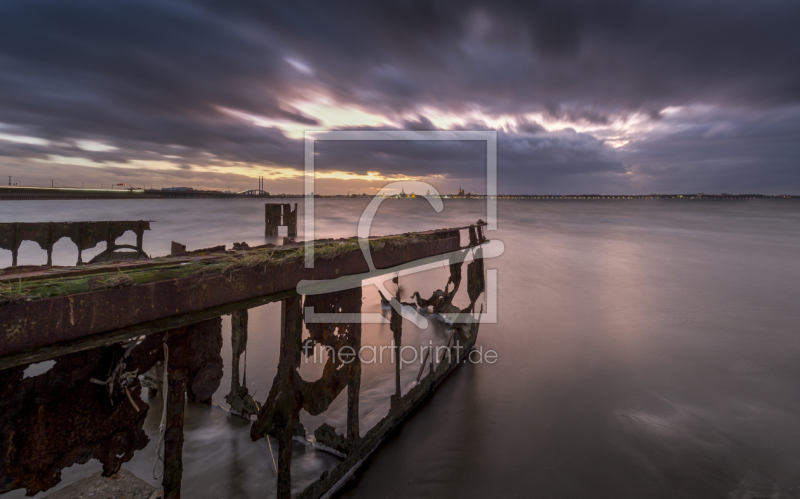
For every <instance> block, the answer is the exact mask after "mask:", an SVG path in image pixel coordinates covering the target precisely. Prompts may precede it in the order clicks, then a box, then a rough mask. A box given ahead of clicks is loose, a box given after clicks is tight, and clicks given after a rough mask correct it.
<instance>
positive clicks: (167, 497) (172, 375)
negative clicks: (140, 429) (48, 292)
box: [161, 368, 188, 499]
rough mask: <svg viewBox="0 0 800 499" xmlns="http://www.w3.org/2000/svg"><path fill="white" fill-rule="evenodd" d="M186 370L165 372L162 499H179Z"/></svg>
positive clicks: (181, 475) (176, 369) (175, 369)
mask: <svg viewBox="0 0 800 499" xmlns="http://www.w3.org/2000/svg"><path fill="white" fill-rule="evenodd" d="M187 379H188V373H187V369H186V368H170V369H169V370H168V372H167V386H166V389H167V390H168V394H167V428H166V433H165V435H164V479H163V480H162V482H161V484H162V486H163V488H164V499H180V497H181V478H182V477H183V409H184V404H185V403H186V383H187Z"/></svg>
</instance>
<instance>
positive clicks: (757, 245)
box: [0, 199, 800, 498]
mask: <svg viewBox="0 0 800 499" xmlns="http://www.w3.org/2000/svg"><path fill="white" fill-rule="evenodd" d="M426 203H427V202H426V201H424V200H420V201H415V200H411V199H409V200H392V202H388V201H387V202H385V203H383V204H382V206H381V208H380V211H379V213H378V217H377V218H376V220H375V222H374V224H373V233H375V234H393V233H400V232H404V231H410V230H424V229H434V228H439V227H451V226H458V225H463V224H466V223H469V222H472V221H474V220H477V219H478V218H485V207H484V205H483V204H482V203H481V202H479V201H466V200H465V201H459V200H446V201H445V210H444V212H443V213H442V214H441V215H437V216H435V217H434V216H430V215H431V213H432V212H431V211H429V209H428V208H427V207H426ZM498 205H499V206H498V208H499V228H500V230H499V231H497V232H496V233H490V234H489V237H491V238H492V239H499V240H501V241H503V242H504V243H505V248H506V251H505V253H504V254H503V256H501V257H500V258H497V259H494V260H492V261H491V264H492V268H495V267H496V268H497V269H498V282H499V300H498V304H499V307H500V308H499V311H498V323H497V324H484V325H482V326H481V332H480V338H479V340H478V346H482V347H483V348H484V349H489V348H491V349H494V350H497V352H498V354H499V360H498V362H497V363H496V364H494V365H486V364H484V365H469V364H468V365H466V366H464V367H463V368H461V369H459V370H457V371H456V372H454V373H453V374H452V375H451V376H450V377H449V378H448V380H447V382H446V383H444V384H443V385H442V386H441V387H440V388H439V389H438V391H437V394H436V396H435V397H432V398H431V399H430V402H429V403H427V404H426V406H425V408H424V410H421V411H418V412H416V413H415V414H414V417H413V418H411V419H410V420H408V422H407V423H405V424H404V426H403V429H402V431H401V432H399V434H398V436H397V437H392V438H390V439H389V440H388V441H387V442H386V443H385V444H384V446H383V447H381V449H380V451H379V452H376V453H375V454H373V455H372V457H371V458H369V459H368V460H367V461H366V463H365V465H364V466H363V467H362V468H361V470H360V471H359V473H358V474H357V476H356V480H355V481H353V482H352V484H353V485H352V486H348V487H347V489H346V490H344V491H343V494H342V495H343V496H345V497H366V498H370V497H393V498H400V497H456V496H457V497H475V498H484V497H561V498H572V497H574V498H585V497H608V498H620V497H631V498H638V497H656V498H659V497H663V498H673V497H696V498H706V497H730V498H745V497H798V496H800V472H798V470H800V362H798V359H800V336H798V334H797V324H800V308H798V306H797V297H798V296H799V295H800V288H798V283H800V265H799V264H798V262H797V248H798V247H800V204H798V203H796V202H775V201H758V200H752V201H731V202H711V201H709V202H701V201H692V202H680V201H669V200H642V201H626V200H620V201H547V202H535V201H530V202H528V201H505V200H501V201H500V202H499V203H498ZM365 206H366V202H363V201H362V200H358V199H355V200H341V201H338V200H326V199H320V200H317V205H316V208H317V209H316V213H317V217H318V218H317V225H316V232H317V234H318V236H319V237H339V236H346V235H355V231H356V224H357V220H358V217H359V215H360V213H361V210H363V208H364V207H365ZM300 210H301V211H302V204H301V205H300ZM53 213H58V214H59V217H58V218H57V219H59V220H98V219H101V217H99V216H98V213H102V214H103V216H104V217H105V218H106V219H117V220H128V219H131V220H138V219H145V220H154V221H156V222H155V223H153V225H152V227H153V230H152V231H150V232H149V233H148V234H147V237H146V238H145V251H146V252H147V253H148V254H155V255H161V254H166V253H168V252H169V243H170V241H171V240H176V241H180V242H181V243H184V244H186V245H187V246H188V247H189V248H190V249H191V248H203V247H207V246H210V245H213V244H222V243H228V244H230V243H231V242H232V241H242V240H244V241H246V242H248V243H249V244H251V245H255V244H263V243H264V242H265V240H264V237H263V232H264V227H263V206H262V205H261V203H260V202H255V201H252V200H243V201H238V200H236V201H233V200H232V201H230V202H229V201H228V200H198V201H189V200H187V201H178V200H163V201H162V200H154V201H152V202H148V203H147V204H146V205H145V204H142V203H140V202H133V201H120V202H115V203H111V204H109V203H104V202H93V201H64V202H61V201H48V202H39V203H36V202H14V203H5V204H3V212H2V213H1V214H0V217H2V221H4V222H10V221H49V220H53V219H54V216H53ZM442 217H444V219H443V218H442ZM300 219H301V220H302V213H301V214H300ZM301 231H302V228H301ZM209 234H213V235H209ZM299 237H300V238H301V239H302V234H301V235H300V236H299ZM71 249H74V248H71ZM36 251H37V252H38V253H37V254H35V255H33V254H32V255H27V256H26V255H23V254H22V253H21V254H20V260H21V263H31V264H40V263H42V262H43V261H45V260H46V255H45V254H44V252H43V251H42V250H39V249H38V247H36ZM59 258H61V260H59ZM3 259H5V260H3ZM53 259H54V262H55V263H59V262H61V263H62V264H73V263H74V261H75V254H68V253H60V249H59V247H58V246H57V247H56V248H55V250H54V255H53ZM10 261H11V257H10V254H9V253H8V252H0V266H5V265H8V264H10ZM487 263H488V262H487ZM437 272H438V273H437ZM448 274H449V273H448V272H447V271H446V270H445V269H442V270H441V271H436V272H430V273H426V274H424V275H421V274H420V275H414V276H408V277H406V278H404V279H405V280H401V282H400V287H401V288H402V289H401V299H402V300H403V301H406V302H410V301H411V300H412V298H411V294H412V293H413V291H419V293H420V295H421V296H422V297H423V298H426V299H427V298H429V297H431V295H432V294H433V292H434V291H435V290H437V289H442V290H443V285H444V284H445V283H446V281H447V279H448ZM464 291H465V290H463V289H462V290H460V292H459V295H460V296H458V297H456V299H455V300H454V303H455V304H456V305H457V306H458V307H460V308H462V309H463V308H465V307H466V306H467V305H468V304H469V300H468V297H467V295H466V293H464ZM363 298H364V301H363V308H362V310H364V311H368V312H381V311H383V313H385V314H387V315H388V311H387V310H384V309H382V308H381V301H380V296H378V295H377V293H376V292H375V291H374V288H365V289H364V294H363ZM280 320H281V306H280V304H278V303H273V304H269V305H266V306H263V307H259V308H257V309H252V310H250V311H249V323H248V328H249V334H248V339H247V352H246V354H244V353H243V354H242V356H241V362H240V366H241V367H240V369H241V371H242V374H241V375H240V382H241V381H242V380H243V378H244V372H245V364H246V374H247V387H248V390H249V393H250V394H251V395H252V394H255V399H256V400H258V401H261V402H263V401H264V400H265V399H266V397H267V395H268V394H269V391H270V388H271V384H272V381H273V379H274V377H275V374H276V366H277V365H278V362H279V358H278V357H279V348H278V347H279V343H280ZM222 332H223V347H222V357H223V359H224V366H223V378H222V380H221V382H220V383H221V385H220V389H218V390H217V391H216V392H215V393H214V395H213V396H212V402H213V404H212V405H210V406H209V405H203V404H187V405H186V412H185V424H184V435H185V442H184V447H183V461H184V473H183V491H184V495H185V496H186V497H218V498H219V497H225V498H230V497H268V496H269V495H270V494H273V493H274V490H275V487H276V475H275V472H274V468H273V464H272V461H271V456H270V449H269V445H268V443H267V441H266V440H267V439H266V438H263V439H261V440H259V441H257V442H251V441H250V435H249V426H250V424H251V423H250V422H248V421H246V420H244V419H242V418H240V417H236V416H231V415H230V413H229V412H228V411H226V410H223V409H222V408H220V407H226V408H227V407H228V406H227V403H226V402H225V395H227V394H228V393H230V388H231V370H230V364H231V362H230V360H229V359H232V354H231V343H230V334H231V318H230V317H223V321H222ZM448 336H449V333H447V328H446V327H443V326H442V325H440V324H438V323H437V322H435V321H431V327H430V328H429V329H428V330H419V329H417V328H416V327H415V326H414V325H413V324H410V323H408V322H404V324H403V342H404V343H405V344H415V345H423V344H424V345H427V344H429V341H432V342H433V344H435V345H442V344H444V343H445V342H447V340H448ZM361 337H362V343H365V344H366V343H368V344H375V345H388V344H389V342H390V341H391V339H392V337H393V333H392V331H391V329H390V325H389V324H379V325H363V327H362V331H361ZM308 338H310V333H309V332H308V330H307V329H304V331H303V338H302V340H301V341H303V340H306V339H308ZM317 348H319V347H317ZM304 359H305V357H301V366H300V369H299V372H300V373H301V376H302V378H303V379H304V380H306V381H313V380H315V379H318V378H319V377H320V376H321V374H322V370H323V367H324V364H322V363H321V364H313V363H308V364H304V363H302V360H304ZM101 371H102V370H101ZM417 373H418V365H417V368H409V369H403V371H402V372H401V373H400V375H401V390H402V391H403V393H408V391H409V389H410V387H411V386H412V385H413V383H414V381H415V379H416V376H417ZM101 374H105V373H104V372H101V373H98V375H101ZM361 375H362V376H361V385H360V386H361V389H360V396H359V430H360V431H361V433H362V435H363V434H364V433H365V432H366V431H369V429H370V428H372V427H374V426H375V424H376V423H377V421H379V420H380V418H382V417H383V416H385V415H386V413H387V412H388V410H389V407H390V398H391V396H392V394H394V393H395V391H396V386H395V381H396V379H395V372H394V366H391V365H384V364H381V365H374V364H369V365H368V364H362V373H361ZM26 381H28V378H26V379H23V380H22V381H18V382H15V383H20V384H21V383H24V382H26ZM93 388H96V389H98V390H99V393H101V394H102V395H103V396H104V397H105V398H103V399H102V401H107V400H108V395H107V391H105V392H104V391H103V387H97V386H93ZM142 399H143V402H144V403H146V404H148V405H149V406H150V408H149V409H148V411H147V416H146V419H145V422H144V431H145V433H146V434H147V436H148V437H149V439H150V442H149V443H148V444H147V447H146V448H144V449H143V450H139V451H136V452H135V453H134V456H133V458H132V459H131V461H129V462H127V463H125V464H124V466H123V467H124V468H126V469H130V470H131V471H133V472H134V473H135V474H136V475H137V476H139V477H141V478H143V479H148V477H150V476H151V474H152V465H153V456H154V455H155V446H156V444H157V441H158V438H157V436H158V425H159V422H160V416H161V401H160V397H155V398H147V394H146V393H145V395H144V396H143V397H142ZM137 403H138V401H137ZM218 406H220V407H218ZM120 407H123V408H124V407H125V406H124V405H122V406H120ZM347 408H348V404H347V390H346V389H342V392H341V393H340V394H339V396H338V397H337V398H336V399H335V400H334V401H333V402H332V403H331V404H330V406H329V407H328V410H327V411H326V412H324V413H322V414H320V415H318V416H312V415H311V414H309V413H308V412H306V411H304V410H301V411H300V414H299V420H300V422H301V423H302V424H303V425H304V427H305V428H306V429H307V430H308V433H309V434H311V433H313V432H312V430H313V429H316V428H318V427H320V426H321V425H322V424H323V423H324V422H327V423H328V424H329V425H331V426H332V427H333V428H335V429H336V432H337V434H338V435H345V434H346V427H347ZM3 434H4V435H5V433H3ZM270 440H271V442H272V450H273V454H274V455H275V456H276V457H277V452H278V446H277V442H275V439H273V438H272V437H270ZM292 445H293V448H292V452H293V456H292V457H293V461H292V469H291V472H292V483H293V484H297V483H301V482H300V481H301V480H303V477H309V478H308V481H307V482H306V483H311V480H313V479H315V478H316V477H319V475H320V474H321V473H322V471H323V470H330V469H333V467H335V466H336V465H337V463H338V462H340V460H339V458H337V457H335V456H334V455H332V454H328V453H325V452H322V451H319V450H316V449H313V448H310V447H308V446H306V445H304V444H302V443H300V442H297V441H294V442H293V444H292ZM326 460H327V461H326ZM220 463H226V464H225V465H224V466H223V465H221V464H220ZM100 469H101V465H100V464H99V462H98V461H96V460H94V459H92V460H90V461H89V462H88V463H87V464H85V465H81V466H75V465H73V466H72V467H69V468H64V469H63V470H62V477H63V481H62V483H63V482H68V481H74V480H76V479H77V478H80V477H82V476H85V475H87V474H90V473H92V472H95V471H99V470H100ZM150 481H151V483H153V484H159V483H160V482H159V481H153V480H152V479H150ZM51 490H52V489H51ZM22 495H23V492H22V491H20V490H17V491H14V492H11V493H8V494H7V495H6V496H3V497H21V496H22Z"/></svg>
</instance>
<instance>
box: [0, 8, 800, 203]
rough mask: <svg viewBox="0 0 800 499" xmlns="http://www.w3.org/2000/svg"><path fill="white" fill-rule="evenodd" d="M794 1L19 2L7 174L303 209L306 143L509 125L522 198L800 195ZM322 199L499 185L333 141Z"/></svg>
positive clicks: (507, 175)
mask: <svg viewBox="0 0 800 499" xmlns="http://www.w3.org/2000/svg"><path fill="white" fill-rule="evenodd" d="M798 25H800V2H798V1H797V0H759V1H752V0H746V1H743V0H647V1H634V0H602V1H599V0H597V1H593V0H547V1H538V0H532V1H528V2H519V3H517V2H505V1H501V0H498V1H490V2H489V1H487V2H475V1H470V0H459V1H437V2H424V1H409V2H400V1H392V0H390V1H381V2H376V1H374V0H373V1H363V2H359V1H356V2H341V1H335V0H332V1H326V2H306V1H302V0H300V1H297V0H293V1H291V2H278V1H264V0H248V1H227V2H212V1H204V0H201V1H183V0H123V1H120V0H104V1H99V2H98V1H97V0H24V1H22V0H1V1H0V175H3V176H0V180H3V182H2V183H3V184H6V183H7V182H6V181H7V178H6V177H7V176H9V175H10V176H12V182H16V183H19V185H42V186H44V185H48V186H49V185H51V183H52V185H69V186H81V185H85V186H86V187H101V186H102V187H109V186H110V185H111V184H116V183H126V184H129V185H133V186H137V187H139V186H145V187H148V188H149V187H155V188H161V187H170V186H191V187H195V188H210V189H223V190H228V189H231V190H243V189H249V188H253V189H254V188H257V185H258V181H257V178H258V177H260V176H263V177H264V178H265V190H267V191H269V192H271V193H282V192H286V193H301V192H302V189H303V182H302V181H303V177H302V176H303V161H304V158H303V153H304V149H303V133H304V131H313V130H348V129H352V130H496V131H497V134H498V159H497V164H498V182H499V191H500V192H501V193H505V194H525V193H528V194H581V193H599V194H622V193H628V194H649V193H673V192H705V193H719V192H729V193H755V192H758V193H764V194H800V29H798V27H797V26H798ZM315 164H316V170H317V181H316V188H317V192H318V193H322V194H334V193H346V192H353V193H356V192H357V193H362V192H366V193H370V192H372V193H374V192H377V191H378V190H379V189H381V188H382V187H383V186H384V185H385V184H386V183H387V182H391V181H393V180H421V181H425V182H428V183H431V184H432V185H434V186H436V188H437V189H438V190H439V191H440V192H442V193H449V192H455V191H456V190H457V189H458V188H459V187H462V188H464V189H466V190H467V191H473V192H476V193H482V192H485V189H486V168H485V165H486V147H485V144H482V143H478V142H459V141H452V142H450V141H447V142H436V143H434V142H425V141H414V142H373V143H369V142H346V143H344V142H325V143H323V142H318V143H317V147H316V156H315Z"/></svg>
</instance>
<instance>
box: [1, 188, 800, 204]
mask: <svg viewBox="0 0 800 499" xmlns="http://www.w3.org/2000/svg"><path fill="white" fill-rule="evenodd" d="M304 197H305V196H303V195H302V194H269V193H265V192H261V193H253V191H248V192H244V193H236V192H225V191H214V190H157V189H83V188H73V187H17V186H9V187H7V186H0V201H39V200H41V201H46V200H90V199H198V198H233V199H302V198H304ZM415 197H419V198H424V197H425V196H414V195H408V196H392V198H393V199H397V198H407V199H412V198H415ZM432 197H433V196H432ZM314 198H316V199H353V198H372V196H371V195H363V194H351V195H346V194H332V195H320V194H315V195H314ZM441 198H442V199H486V196H485V195H481V194H465V195H447V194H444V195H442V196H441ZM497 198H498V199H529V200H566V199H572V200H587V199H601V200H609V199H685V200H725V199H800V195H790V194H776V195H771V194H729V193H721V194H705V193H694V194H564V195H561V194H518V195H511V194H509V195H506V194H501V195H498V196H497Z"/></svg>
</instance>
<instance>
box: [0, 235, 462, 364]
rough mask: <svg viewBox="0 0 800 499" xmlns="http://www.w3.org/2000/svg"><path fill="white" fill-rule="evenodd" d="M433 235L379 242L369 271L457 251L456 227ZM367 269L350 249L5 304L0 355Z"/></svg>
mask: <svg viewBox="0 0 800 499" xmlns="http://www.w3.org/2000/svg"><path fill="white" fill-rule="evenodd" d="M435 234H437V235H438V236H439V238H438V239H431V240H428V239H426V240H419V241H416V242H409V243H407V244H403V245H391V244H387V245H386V246H385V247H384V248H383V249H381V250H378V251H374V252H373V255H372V257H373V261H374V262H375V265H376V267H377V268H389V267H393V266H396V265H400V264H403V263H408V262H412V261H414V260H419V259H421V258H425V257H429V256H433V255H440V254H444V253H447V252H450V251H454V250H457V249H459V247H460V237H459V234H458V231H454V230H448V231H441V232H437V233H435ZM368 270H369V269H368V267H367V264H366V262H365V260H364V257H363V255H361V254H360V253H358V252H351V253H345V254H344V255H341V256H339V257H336V258H333V259H330V260H324V259H323V260H318V261H317V262H316V265H315V267H314V268H313V269H307V268H305V267H303V266H298V265H297V263H294V262H293V263H290V264H284V265H279V266H274V267H266V266H265V267H263V268H261V267H258V268H252V267H251V268H242V269H238V270H233V271H231V272H230V273H229V274H226V275H222V274H216V275H207V276H191V277H185V278H179V279H167V280H163V281H155V282H151V283H147V284H139V285H135V286H127V287H121V288H118V289H99V290H97V291H91V292H87V293H79V294H73V295H66V296H56V297H52V298H46V299H41V300H35V301H29V302H19V303H12V304H7V305H5V306H3V307H0V357H2V356H6V355H10V354H15V353H19V352H22V351H26V350H32V349H36V348H41V347H44V346H48V345H53V344H56V343H61V342H67V341H74V340H78V339H81V338H86V337H88V336H91V335H96V334H100V333H104V332H110V331H115V330H119V329H122V328H126V327H133V326H137V325H140V324H143V323H146V322H150V321H156V320H160V319H165V318H169V317H175V316H180V315H183V314H189V313H195V312H201V311H203V310H207V309H211V308H215V307H220V306H223V305H227V304H231V303H235V302H240V301H245V300H250V299H254V298H258V297H263V296H267V295H272V294H277V293H281V292H285V291H291V290H294V289H295V288H296V286H297V284H298V282H300V281H301V280H316V279H334V278H337V277H341V276H343V275H352V274H358V273H364V272H367V271H368ZM0 360H2V359H0Z"/></svg>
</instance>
